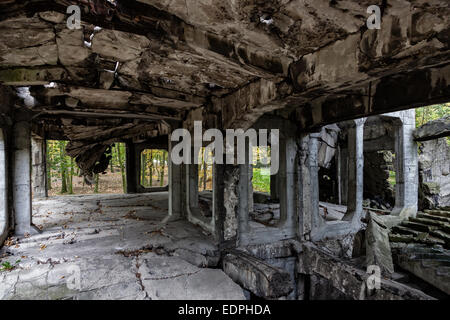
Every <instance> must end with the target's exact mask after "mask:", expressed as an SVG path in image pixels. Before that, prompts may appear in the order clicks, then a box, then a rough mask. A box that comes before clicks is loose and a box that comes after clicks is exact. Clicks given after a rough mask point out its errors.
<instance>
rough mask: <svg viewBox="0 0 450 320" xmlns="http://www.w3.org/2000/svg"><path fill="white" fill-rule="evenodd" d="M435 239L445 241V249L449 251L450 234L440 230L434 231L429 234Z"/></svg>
mask: <svg viewBox="0 0 450 320" xmlns="http://www.w3.org/2000/svg"><path fill="white" fill-rule="evenodd" d="M430 234H431V235H433V236H434V237H436V238H439V239H442V240H444V241H445V248H446V249H450V234H448V233H447V232H444V231H442V230H434V231H431V232H430Z"/></svg>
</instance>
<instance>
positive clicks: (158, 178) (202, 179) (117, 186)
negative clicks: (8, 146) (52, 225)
mask: <svg viewBox="0 0 450 320" xmlns="http://www.w3.org/2000/svg"><path fill="white" fill-rule="evenodd" d="M449 115H450V103H446V104H438V105H433V106H428V107H423V108H417V109H416V126H417V127H420V126H422V125H423V124H425V123H427V122H429V121H432V120H436V119H439V118H442V117H444V116H449ZM447 142H448V143H449V145H450V138H447ZM66 145H67V141H55V140H48V141H47V178H48V181H47V185H48V192H49V195H50V196H55V195H61V194H90V193H125V192H126V176H125V161H126V154H125V144H124V143H116V144H114V146H113V148H112V159H111V163H110V166H109V167H108V169H107V171H106V172H105V174H97V175H96V176H95V179H94V181H95V182H94V184H93V185H92V186H89V185H87V184H86V183H85V182H84V179H83V177H81V176H80V169H79V168H78V166H77V165H76V163H75V160H74V159H72V158H71V157H69V156H67V155H66V151H65V148H66ZM269 152H270V151H269ZM203 155H204V149H202V150H201V152H200V154H199V159H200V164H199V170H198V173H199V181H198V184H199V190H200V191H203V190H212V165H211V164H208V163H207V157H206V158H205V157H204V156H203ZM253 158H254V162H253V163H254V169H253V187H254V189H255V190H256V191H261V192H269V191H270V175H269V174H268V170H267V168H266V167H267V166H264V165H262V164H261V162H260V161H259V158H260V150H258V149H257V148H255V149H254V152H253ZM168 171H169V167H168V154H167V151H165V150H150V149H147V150H144V151H143V152H142V154H141V173H140V181H141V184H142V185H143V186H144V187H147V188H148V187H162V186H166V185H167V184H168Z"/></svg>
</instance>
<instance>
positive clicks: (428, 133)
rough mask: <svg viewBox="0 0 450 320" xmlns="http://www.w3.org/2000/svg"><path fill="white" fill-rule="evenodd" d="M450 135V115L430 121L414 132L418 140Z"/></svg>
mask: <svg viewBox="0 0 450 320" xmlns="http://www.w3.org/2000/svg"><path fill="white" fill-rule="evenodd" d="M448 136H450V116H446V117H444V118H442V119H437V120H434V121H430V122H428V123H426V124H424V125H423V126H421V127H420V128H418V129H416V131H415V132H414V137H415V138H416V140H417V141H427V140H434V139H438V138H442V137H448Z"/></svg>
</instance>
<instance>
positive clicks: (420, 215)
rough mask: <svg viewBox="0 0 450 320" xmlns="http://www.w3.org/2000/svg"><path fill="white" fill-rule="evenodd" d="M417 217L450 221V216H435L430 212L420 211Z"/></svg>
mask: <svg viewBox="0 0 450 320" xmlns="http://www.w3.org/2000/svg"><path fill="white" fill-rule="evenodd" d="M417 218H423V219H432V220H437V221H442V222H450V218H445V217H440V216H433V215H431V214H428V213H423V212H419V213H417Z"/></svg>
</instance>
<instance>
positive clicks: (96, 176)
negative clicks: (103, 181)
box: [94, 173, 99, 193]
mask: <svg viewBox="0 0 450 320" xmlns="http://www.w3.org/2000/svg"><path fill="white" fill-rule="evenodd" d="M98 180H99V178H98V173H97V174H96V175H95V186H94V193H98Z"/></svg>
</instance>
